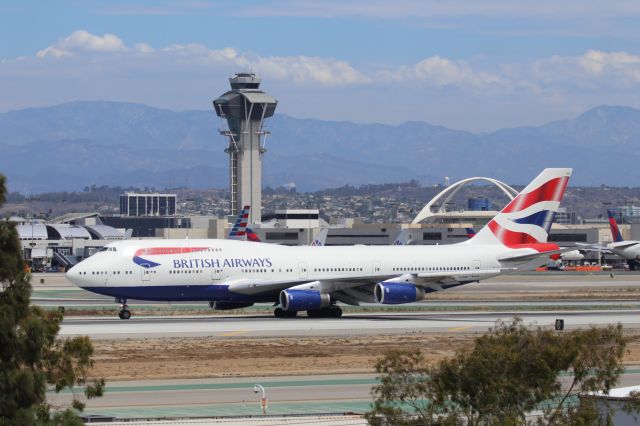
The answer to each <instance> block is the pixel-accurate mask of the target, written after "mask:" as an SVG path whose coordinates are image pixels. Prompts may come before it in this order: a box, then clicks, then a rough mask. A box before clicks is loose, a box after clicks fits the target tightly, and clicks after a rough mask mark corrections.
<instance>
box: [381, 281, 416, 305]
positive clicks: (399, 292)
mask: <svg viewBox="0 0 640 426" xmlns="http://www.w3.org/2000/svg"><path fill="white" fill-rule="evenodd" d="M374 294H375V296H376V302H378V303H382V304H384V305H399V304H401V303H411V302H417V301H418V300H422V299H424V290H423V289H422V288H420V287H418V286H416V285H415V284H411V283H394V282H381V283H378V284H376V287H375V289H374Z"/></svg>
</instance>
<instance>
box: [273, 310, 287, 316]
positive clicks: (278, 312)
mask: <svg viewBox="0 0 640 426" xmlns="http://www.w3.org/2000/svg"><path fill="white" fill-rule="evenodd" d="M285 315H286V312H285V310H284V309H282V308H275V309H274V310H273V316H274V317H276V318H284V317H285Z"/></svg>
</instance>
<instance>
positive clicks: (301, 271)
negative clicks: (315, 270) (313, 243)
mask: <svg viewBox="0 0 640 426" xmlns="http://www.w3.org/2000/svg"><path fill="white" fill-rule="evenodd" d="M298 277H299V278H307V263H306V262H300V263H298Z"/></svg>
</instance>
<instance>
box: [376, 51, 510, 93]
mask: <svg viewBox="0 0 640 426" xmlns="http://www.w3.org/2000/svg"><path fill="white" fill-rule="evenodd" d="M377 75H378V77H379V78H380V79H381V80H383V81H384V80H391V81H394V82H402V83H404V82H408V83H420V84H422V85H426V86H430V87H436V88H440V87H447V86H453V87H467V88H471V89H486V88H490V87H494V88H495V87H497V86H501V85H503V83H504V82H503V81H502V78H501V77H500V76H498V75H495V74H491V73H488V72H483V71H480V72H475V71H473V69H472V68H471V67H470V66H469V65H468V64H467V63H465V62H462V61H457V62H454V61H452V60H450V59H447V58H443V57H441V56H431V57H429V58H426V59H423V60H422V61H420V62H418V63H417V64H415V65H414V66H412V67H406V66H401V67H398V68H394V69H386V70H381V71H379V72H378V73H377Z"/></svg>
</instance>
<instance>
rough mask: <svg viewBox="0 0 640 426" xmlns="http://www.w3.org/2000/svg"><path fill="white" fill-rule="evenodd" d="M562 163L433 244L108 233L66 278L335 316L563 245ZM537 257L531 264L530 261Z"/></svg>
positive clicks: (224, 304)
mask: <svg viewBox="0 0 640 426" xmlns="http://www.w3.org/2000/svg"><path fill="white" fill-rule="evenodd" d="M570 176H571V169H564V168H563V169H545V170H544V171H543V172H542V173H541V174H540V175H538V176H537V177H536V178H535V179H534V180H533V181H532V182H531V183H530V184H529V185H528V186H527V187H526V188H525V189H524V190H523V191H522V192H521V193H520V194H519V195H518V196H517V197H516V198H515V199H513V200H512V201H511V202H510V203H509V204H508V205H507V206H506V207H505V208H504V209H502V211H501V212H500V213H498V214H497V215H496V216H495V217H494V218H493V219H492V220H491V221H490V222H489V223H488V224H487V225H486V226H485V227H484V228H482V229H481V230H480V231H479V232H478V233H477V234H476V235H475V236H474V237H473V238H471V239H469V240H467V241H464V242H461V243H457V244H451V245H439V246H411V245H406V246H398V247H392V246H341V247H337V246H321V247H309V246H306V247H305V246H300V247H288V246H280V245H274V244H266V243H260V242H247V241H234V240H188V239H186V240H141V241H117V242H113V243H110V244H108V245H107V246H105V247H104V249H103V250H102V251H101V252H98V253H96V254H95V255H93V256H91V257H90V258H88V259H85V260H83V261H82V262H80V263H79V264H78V265H76V266H74V267H73V268H71V269H70V270H69V272H67V277H68V278H69V280H70V281H71V282H72V283H74V284H75V285H77V286H79V287H82V288H84V289H86V290H88V291H91V292H95V293H99V294H103V295H108V296H113V297H114V298H115V299H116V301H117V302H118V303H120V304H121V309H120V318H122V319H128V318H130V316H131V312H130V311H129V309H128V307H127V300H129V299H140V300H153V301H207V302H209V303H210V305H211V307H212V308H215V309H233V308H242V307H247V306H251V305H252V304H254V303H257V302H271V303H274V304H275V305H276V306H277V307H276V308H275V311H274V314H275V316H277V317H286V316H291V317H293V316H295V315H296V314H297V313H298V312H299V311H306V312H307V314H308V315H309V316H332V317H340V316H341V315H342V310H341V309H340V307H339V306H338V305H337V302H340V303H346V304H350V305H358V304H359V303H361V302H370V303H382V304H401V303H410V302H415V301H419V300H422V299H423V298H424V297H425V294H426V293H429V292H434V291H439V290H445V289H448V288H452V287H456V286H459V285H463V284H466V283H470V282H476V281H480V280H483V279H486V278H489V277H493V276H496V275H500V274H502V273H507V272H512V271H516V270H519V269H521V268H529V267H531V266H532V265H533V264H536V263H537V262H539V264H544V263H546V260H547V258H548V256H550V255H557V254H558V253H560V252H562V251H563V250H561V249H560V248H559V247H558V246H557V245H555V244H550V243H547V242H546V241H547V236H548V233H549V229H550V227H551V223H552V221H553V218H554V214H555V212H556V211H557V210H558V207H559V205H560V201H561V200H562V196H563V194H564V190H565V188H566V186H567V183H568V181H569V177H570ZM536 266H537V265H536Z"/></svg>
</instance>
